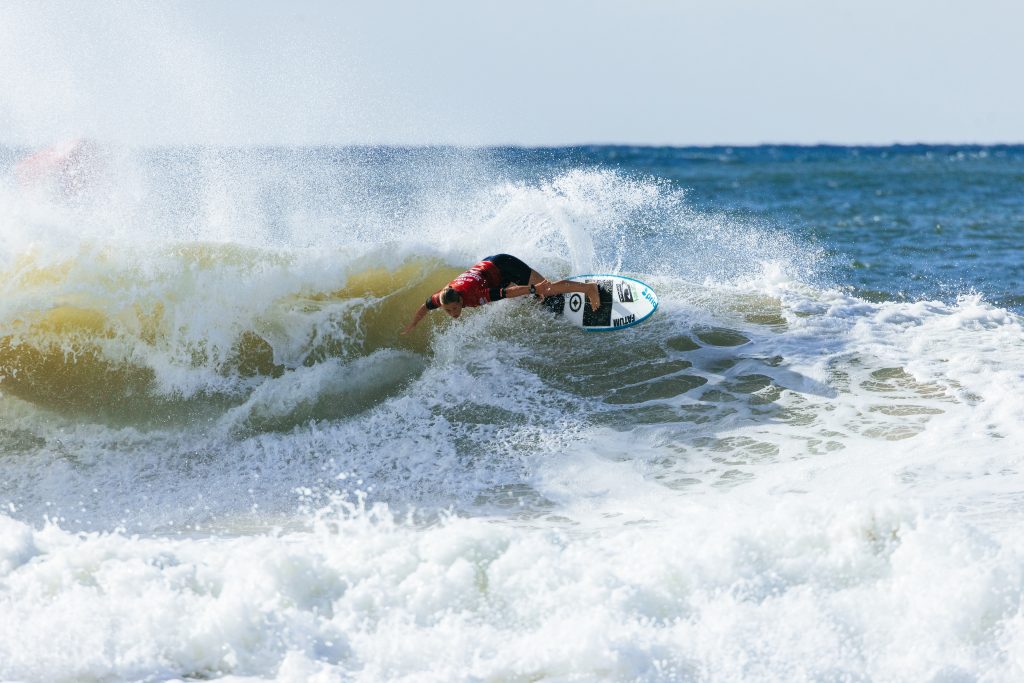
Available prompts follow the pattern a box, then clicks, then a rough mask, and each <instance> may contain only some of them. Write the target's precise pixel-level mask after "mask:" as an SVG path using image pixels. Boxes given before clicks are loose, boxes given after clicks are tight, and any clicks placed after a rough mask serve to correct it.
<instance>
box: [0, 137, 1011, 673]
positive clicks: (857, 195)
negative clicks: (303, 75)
mask: <svg viewBox="0 0 1024 683" xmlns="http://www.w3.org/2000/svg"><path fill="white" fill-rule="evenodd" d="M982 152H984V154H982ZM885 155H891V157H890V156H885ZM1000 155H1002V156H1000ZM26 156H27V152H25V151H21V150H5V151H4V153H3V154H0V160H3V166H2V169H3V178H4V179H3V182H2V187H0V232H2V234H3V238H4V239H3V240H2V242H0V287H2V291H0V392H2V395H0V482H2V488H0V509H2V510H3V513H2V514H0V586H2V587H3V590H0V678H4V679H11V680H40V681H42V680H47V681H51V680H69V681H70V680H76V681H78V680H97V681H98V680H120V679H128V680H141V679H145V680H152V679H167V678H201V679H210V678H220V677H229V678H230V679H231V680H264V679H268V678H269V679H277V680H309V679H314V678H317V677H320V678H321V679H323V680H410V681H411V680H552V681H555V680H576V679H579V680H624V681H625V680H630V681H632V680H643V681H662V680H664V681H677V680H693V681H703V680H714V681H729V680H736V681H739V680H800V679H812V680H819V679H821V680H833V679H834V680H975V679H983V680H1007V681H1009V680H1016V679H1018V678H1019V677H1020V675H1021V674H1022V673H1024V672H1022V670H1021V669H1022V667H1024V660H1022V659H1021V657H1020V652H1021V651H1022V648H1024V616H1022V615H1024V610H1022V606H1024V539H1022V537H1021V535H1020V533H1019V531H1018V529H1019V528H1020V527H1019V523H1020V522H1021V515H1020V510H1021V509H1022V506H1021V502H1022V500H1021V491H1022V490H1024V481H1022V479H1021V475H1020V470H1021V466H1022V463H1021V459H1022V456H1024V450H1022V449H1021V448H1020V445H1021V444H1022V443H1024V401H1022V399H1021V398H1020V397H1021V396H1024V372H1022V369H1024V344H1022V342H1024V327H1022V325H1021V319H1020V317H1019V315H1018V313H1017V312H1016V308H1015V307H1016V306H1018V305H1019V302H1017V300H1016V299H1014V296H1015V292H1016V293H1017V294H1019V291H1020V290H1019V284H1020V281H1019V279H1015V278H1016V277H1017V275H1016V273H1017V271H1016V270H1014V268H1016V266H1015V265H1013V264H1008V265H1006V266H1005V267H1004V268H1003V269H1002V270H997V269H989V270H987V271H986V273H985V274H983V275H979V274H977V273H974V272H973V271H972V272H967V274H966V275H965V276H964V278H963V279H961V280H957V279H956V278H955V277H945V276H943V275H942V273H943V272H946V271H947V270H948V265H949V263H950V260H951V259H953V260H955V256H954V257H951V256H950V251H949V248H948V242H947V240H948V239H949V235H950V233H952V234H953V235H954V238H955V239H954V242H955V243H956V244H958V245H961V246H964V245H966V246H965V248H968V247H969V248H970V249H974V250H976V252H977V253H978V254H980V256H979V257H978V258H980V259H981V260H983V261H986V260H988V259H993V260H994V259H995V256H994V255H993V254H992V253H991V252H990V251H986V250H985V249H986V247H985V244H987V243H991V244H996V245H1004V242H1005V240H1004V239H1003V237H993V236H992V235H997V236H998V235H1001V234H1002V233H1001V232H1000V231H1001V230H1002V231H1006V230H1011V229H1012V226H1013V221H1015V220H1019V217H1020V216H1021V215H1024V212H1021V211H1020V199H1019V197H1018V198H1016V199H1014V198H1013V197H1011V196H1009V195H1007V196H1006V197H1005V198H1004V200H1005V202H1004V204H1005V206H1004V208H1005V211H1004V213H1003V214H1002V217H1001V218H1000V217H999V216H995V217H993V215H994V214H993V213H992V212H995V211H997V209H996V208H993V206H992V204H993V203H992V202H989V203H988V204H986V207H987V208H986V209H985V211H987V212H988V213H985V214H984V215H983V216H981V217H979V216H975V217H974V218H973V219H972V218H970V217H968V218H963V217H958V216H959V214H957V215H950V216H947V215H946V214H943V213H942V211H941V207H942V206H943V202H946V201H948V199H949V196H950V193H951V192H953V193H956V192H957V191H960V192H961V194H962V195H963V196H962V197H961V198H962V200H963V201H962V202H961V203H960V205H961V206H964V205H972V204H971V203H972V202H975V201H977V199H976V197H975V193H974V191H973V190H972V189H970V188H969V187H967V186H964V188H962V189H960V190H958V188H959V187H960V186H959V185H957V184H956V183H952V184H951V181H950V176H949V174H950V172H951V171H950V169H954V170H955V169H959V168H964V166H963V165H964V164H966V165H967V166H968V167H969V168H968V171H969V172H970V173H976V174H981V175H985V174H988V176H991V177H993V178H997V179H998V178H1003V177H1009V176H1012V175H1013V173H1018V174H1019V172H1020V167H1021V166H1022V165H1024V162H1022V161H1021V154H1020V153H1019V150H1014V149H1012V148H1011V149H1009V150H977V149H966V148H965V149H952V150H949V149H931V148H927V149H910V150H907V149H897V150H889V151H885V150H846V149H823V150H792V149H785V148H771V149H758V150H642V149H641V150H637V149H625V148H588V149H575V150H544V151H538V150H518V149H493V150H462V149H453V148H444V149H397V148H346V149H235V150H224V149H208V148H194V149H163V150H149V151H140V150H131V149H122V148H117V147H114V146H109V145H101V144H99V143H91V144H90V146H89V147H88V153H87V154H85V153H83V155H82V156H81V157H80V158H78V160H77V161H76V162H75V164H76V165H75V166H73V167H67V166H62V167H60V171H59V173H55V172H54V171H53V167H52V166H47V165H46V164H43V163H42V162H39V161H38V159H37V160H36V161H35V162H32V163H33V164H35V165H30V166H29V167H28V170H26V166H25V164H26V161H25V158H26ZM956 164H960V166H956ZM972 164H973V165H972ZM1015 164H1016V166H1015ZM872 169H875V170H878V169H881V170H879V171H878V172H882V170H884V172H885V173H889V174H892V175H899V174H901V173H911V172H912V173H913V174H914V175H913V177H914V182H913V186H912V187H910V188H904V189H902V190H901V189H900V186H898V185H889V186H886V192H889V193H890V194H887V195H878V194H875V189H877V188H876V185H877V178H876V177H875V176H874V175H872V173H871V172H872ZM1014 169H1017V170H1016V171H1015V170H1014ZM1007 174H1009V175H1007ZM69 178H70V180H69ZM851 178H853V179H857V178H860V180H857V181H856V182H855V180H851ZM831 182H836V183H840V184H841V183H850V184H849V185H846V186H843V187H833V186H832V185H830V183H831ZM1000 182H1001V181H998V180H994V181H992V187H993V188H996V189H998V188H1000V187H1002V185H1001V184H1000ZM794 186H796V187H805V188H808V189H806V197H807V198H805V199H803V200H801V199H800V197H799V196H798V195H795V194H794V193H793V192H792V188H793V187H794ZM729 188H732V189H729ZM786 188H789V189H788V190H787V189H786ZM993 191H996V190H993ZM901 192H904V193H906V195H907V196H908V197H909V196H912V199H906V197H904V198H905V199H906V203H904V204H902V205H901V204H900V203H899V201H898V200H899V199H900V197H901V195H900V193H901ZM829 198H831V200H830V201H831V203H830V202H829V201H826V200H828V199H829ZM989 199H991V198H989ZM1014 201H1016V204H1014V203H1013V202H1014ZM879 202H880V203H882V204H884V205H885V206H889V207H890V208H891V207H896V206H902V207H903V208H902V209H901V210H902V211H905V212H909V213H910V214H911V216H910V218H908V219H906V220H904V219H903V218H901V217H900V216H897V217H895V218H893V220H892V221H889V220H888V219H886V220H880V221H873V220H867V219H864V220H862V218H857V217H863V216H864V215H883V214H881V213H871V212H874V211H876V210H879V209H878V207H877V206H876V204H877V203H879ZM995 204H996V205H1001V204H999V202H995ZM830 207H831V208H830ZM908 207H909V208H908ZM915 212H916V213H915ZM936 212H938V213H936ZM935 215H938V216H939V219H940V222H942V223H943V224H945V225H946V227H945V228H944V229H940V230H935V229H934V228H932V227H930V228H929V229H927V230H924V229H921V226H922V225H923V224H924V223H923V222H926V221H931V220H933V218H934V216H935ZM787 221H788V222H787ZM876 224H877V225H876ZM971 225H974V227H973V228H972V227H970V226H971ZM1007 226H1010V227H1007ZM914 231H916V232H914ZM896 233H899V234H898V235H897V237H893V235H894V234H896ZM904 233H906V234H904ZM910 233H914V234H916V242H914V241H913V240H912V239H911V238H910V237H909V235H910ZM985 235H987V236H985ZM894 239H895V240H896V242H898V243H899V244H901V245H911V244H913V246H914V249H912V250H909V251H908V250H905V249H903V248H902V247H901V248H897V249H892V250H890V251H889V252H887V251H886V250H885V249H884V245H885V243H886V241H887V240H894ZM1004 246H1005V245H1004ZM1000 248H1002V247H1000ZM1006 248H1007V249H1012V247H1006ZM497 252H508V253H513V254H516V255H517V256H519V257H520V258H523V259H524V260H525V261H527V262H528V263H530V264H531V265H532V266H533V267H534V268H535V269H537V270H539V271H540V272H542V273H544V274H545V275H547V276H549V277H562V276H568V275H572V274H577V273H581V272H616V273H622V274H626V275H630V276H634V277H638V278H640V279H642V280H644V281H645V282H648V283H650V284H651V285H653V286H654V287H655V288H656V290H657V291H658V294H659V298H660V307H659V309H658V312H657V314H656V315H655V316H654V317H653V318H652V319H651V320H650V321H647V322H645V323H644V324H643V325H640V326H637V327H636V328H633V329H631V330H628V331H623V332H621V333H615V334H608V335H599V334H585V333H581V332H580V331H579V330H577V329H576V328H572V327H570V326H568V325H566V324H564V323H563V322H562V321H561V320H559V319H558V318H554V317H552V316H550V315H549V314H546V313H544V312H543V311H542V310H541V309H540V308H539V307H537V306H535V305H534V304H533V303H532V302H530V301H526V300H515V301H508V302H501V303H499V304H495V305H491V306H486V307H482V308H480V309H475V310H470V311H467V313H466V314H465V315H464V316H463V317H462V318H460V319H459V320H457V321H452V320H449V319H447V318H446V317H445V316H443V315H442V314H441V313H439V312H435V313H433V314H431V316H430V317H429V318H428V319H427V320H426V321H424V323H423V324H421V326H420V327H419V328H417V330H416V331H415V332H414V333H412V334H410V335H408V336H401V335H399V334H398V332H399V331H400V330H401V328H402V326H403V325H404V324H405V323H406V322H407V321H408V320H409V318H410V317H411V316H412V314H413V312H414V311H415V310H416V308H417V306H418V305H419V304H420V303H421V302H422V301H423V300H424V299H425V298H426V297H427V296H428V295H429V294H430V293H432V292H433V291H435V290H436V289H438V288H439V287H440V286H441V285H443V284H444V283H445V282H447V281H448V280H449V279H450V278H452V277H453V276H454V275H456V274H457V273H459V272H460V271H461V270H462V269H463V268H465V267H466V266H467V265H469V264H470V263H472V262H474V261H476V260H479V259H480V258H481V257H483V256H485V255H487V254H491V253H497ZM867 254H871V256H870V258H869V257H868V256H867ZM915 259H916V261H915ZM910 264H916V265H917V266H918V267H917V272H919V273H921V274H923V275H922V277H921V278H919V279H917V280H914V279H913V278H911V277H910V275H908V268H909V267H910ZM907 283H911V284H910V285H908V284H907ZM914 288H916V289H914ZM143 604H144V605H145V608H144V609H142V608H140V605H143ZM54 643H59V646H55V645H54Z"/></svg>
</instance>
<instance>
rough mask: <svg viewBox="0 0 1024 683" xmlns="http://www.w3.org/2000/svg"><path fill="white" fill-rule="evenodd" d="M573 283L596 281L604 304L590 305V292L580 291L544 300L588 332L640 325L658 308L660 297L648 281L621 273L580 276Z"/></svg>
mask: <svg viewBox="0 0 1024 683" xmlns="http://www.w3.org/2000/svg"><path fill="white" fill-rule="evenodd" d="M566 279H568V280H572V281H573V282H596V283H597V286H598V289H599V291H600V292H601V307H600V308H598V309H597V310H596V311H595V310H592V309H591V308H590V302H589V301H588V300H587V297H586V295H584V294H580V293H578V292H571V293H569V294H558V295H556V296H549V297H547V298H546V299H544V305H545V306H547V307H548V308H549V309H551V310H552V311H554V312H555V313H557V314H558V315H561V316H563V317H564V318H565V319H566V320H568V321H569V322H571V323H572V324H574V325H576V326H577V327H582V328H583V329H584V330H586V331H587V332H610V331H612V330H624V329H626V328H627V327H632V326H633V325H639V324H640V323H642V322H643V321H645V320H647V319H648V318H650V317H651V315H653V314H654V311H656V310H657V309H658V296H657V295H656V294H655V293H654V290H653V289H651V287H650V286H648V285H647V284H646V283H643V282H641V281H640V280H634V279H633V278H631V277H622V276H621V275H576V276H574V277H570V278H566Z"/></svg>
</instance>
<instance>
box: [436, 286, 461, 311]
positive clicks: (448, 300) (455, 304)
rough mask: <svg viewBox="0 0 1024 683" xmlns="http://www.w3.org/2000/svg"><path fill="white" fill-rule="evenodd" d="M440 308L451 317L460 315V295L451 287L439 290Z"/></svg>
mask: <svg viewBox="0 0 1024 683" xmlns="http://www.w3.org/2000/svg"><path fill="white" fill-rule="evenodd" d="M440 299H441V308H443V309H444V312H445V313H447V314H448V315H450V316H451V317H453V318H458V317H459V316H460V315H462V295H461V294H459V293H458V292H457V291H455V290H454V289H452V288H451V287H445V288H444V289H442V290H441V296H440Z"/></svg>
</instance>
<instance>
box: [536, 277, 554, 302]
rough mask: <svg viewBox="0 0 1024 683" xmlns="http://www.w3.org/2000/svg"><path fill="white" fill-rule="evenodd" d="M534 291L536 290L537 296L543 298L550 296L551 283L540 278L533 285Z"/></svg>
mask: <svg viewBox="0 0 1024 683" xmlns="http://www.w3.org/2000/svg"><path fill="white" fill-rule="evenodd" d="M534 291H535V292H537V296H539V297H540V298H542V299H543V298H545V297H549V296H551V283H550V282H548V281H547V280H541V281H540V282H538V283H537V284H536V285H534Z"/></svg>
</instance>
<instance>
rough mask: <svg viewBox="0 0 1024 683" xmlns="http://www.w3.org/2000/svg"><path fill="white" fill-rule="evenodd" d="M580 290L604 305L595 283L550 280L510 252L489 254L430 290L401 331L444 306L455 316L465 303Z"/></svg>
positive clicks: (593, 302)
mask: <svg viewBox="0 0 1024 683" xmlns="http://www.w3.org/2000/svg"><path fill="white" fill-rule="evenodd" d="M569 292H580V293H582V294H585V295H586V296H587V298H588V299H589V300H590V307H591V308H592V309H594V310H595V311H596V310H597V309H598V308H600V307H601V294H600V291H599V290H598V287H597V285H596V284H594V283H583V282H573V281H571V280H559V281H558V282H548V280H547V278H545V277H544V276H543V275H541V274H540V273H538V272H537V271H536V270H534V269H533V268H531V267H530V266H528V265H526V264H525V263H523V262H522V261H521V260H519V259H518V258H516V257H515V256H512V255H510V254H496V255H494V256H488V257H487V258H485V259H484V260H483V261H480V262H479V263H477V264H475V265H473V266H471V267H470V269H469V270H467V271H466V272H464V273H463V274H462V275H459V276H458V277H457V278H455V279H454V280H452V281H451V282H449V283H448V284H447V285H445V287H444V288H443V289H441V290H440V291H439V292H435V293H434V294H431V295H430V296H429V297H428V298H427V300H426V301H425V302H424V303H422V304H420V307H419V308H418V309H417V310H416V313H415V315H413V318H412V321H411V322H410V323H409V324H408V325H406V326H405V329H404V330H402V334H408V333H409V332H411V331H412V329H413V328H414V327H416V325H417V324H419V322H420V320H422V319H423V316H425V315H426V314H427V312H429V311H433V310H434V309H437V308H443V309H444V312H445V313H447V314H448V315H450V316H451V317H453V318H458V317H459V316H460V315H462V309H463V308H464V307H466V306H468V307H470V308H474V307H476V306H482V305H484V304H489V303H491V302H492V301H498V300H499V299H512V298H515V297H517V296H525V295H527V294H533V295H534V296H538V297H541V298H544V297H548V296H554V295H556V294H567V293H569Z"/></svg>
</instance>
